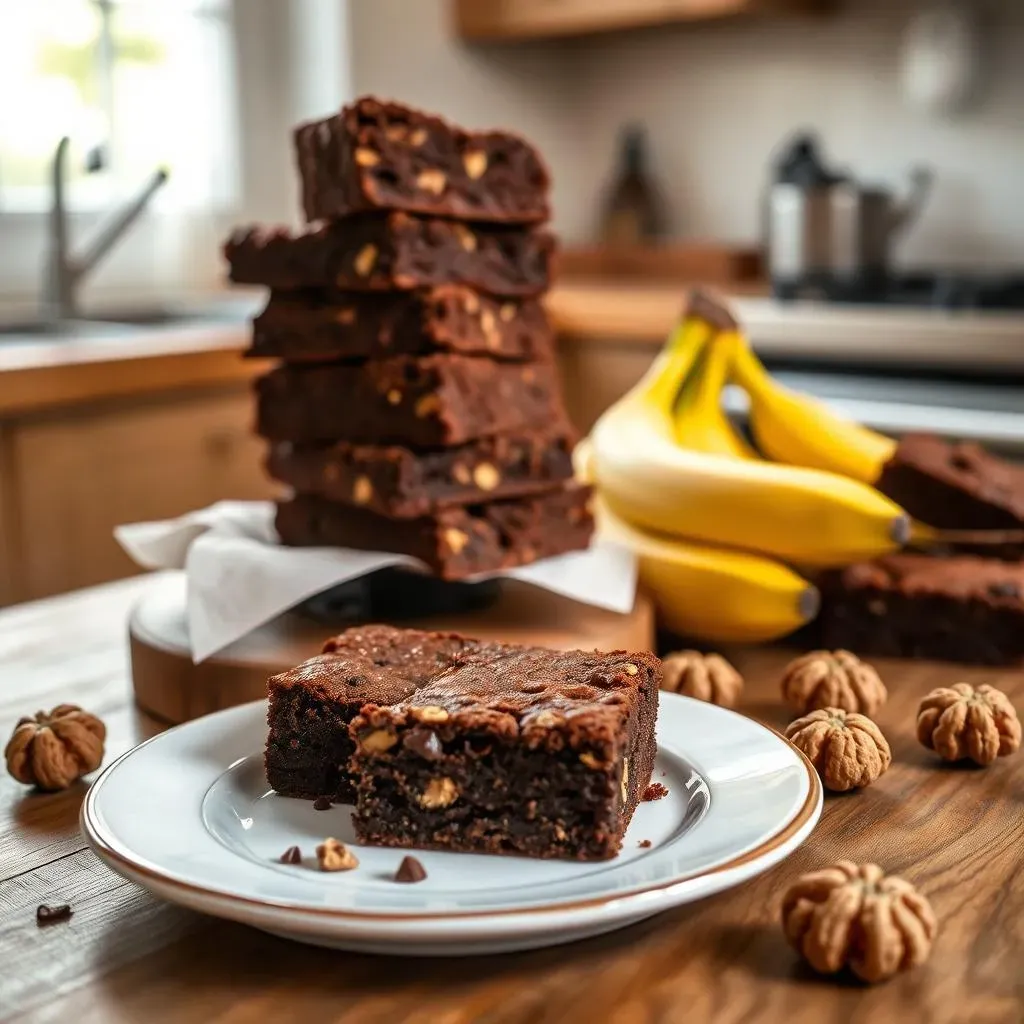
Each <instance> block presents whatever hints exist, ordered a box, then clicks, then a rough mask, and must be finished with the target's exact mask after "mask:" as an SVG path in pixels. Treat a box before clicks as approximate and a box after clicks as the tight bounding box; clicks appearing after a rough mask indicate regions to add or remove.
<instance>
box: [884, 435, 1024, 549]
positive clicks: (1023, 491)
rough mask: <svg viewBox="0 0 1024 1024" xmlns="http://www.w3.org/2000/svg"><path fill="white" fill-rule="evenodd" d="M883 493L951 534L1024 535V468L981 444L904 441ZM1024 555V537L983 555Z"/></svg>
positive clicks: (923, 438)
mask: <svg viewBox="0 0 1024 1024" xmlns="http://www.w3.org/2000/svg"><path fill="white" fill-rule="evenodd" d="M877 486H878V489H879V490H880V491H882V493H883V494H886V495H888V496H889V497H890V498H892V500H893V501H895V502H896V503H897V504H898V505H900V506H902V507H903V508H904V509H906V511H907V512H908V513H909V514H910V515H911V516H913V517H914V518H915V519H918V520H920V521H921V522H922V523H927V524H928V525H929V526H934V527H937V528H939V529H945V530H998V531H1024V466H1021V465H1017V464H1015V463H1012V462H1008V461H1007V460H1006V459H1001V458H999V457H998V456H996V455H992V454H990V453H989V452H986V451H985V450H984V449H983V448H982V447H981V446H980V445H977V444H950V443H949V442H948V441H944V440H943V439H942V438H940V437H934V436H932V435H930V434H910V435H907V436H906V437H904V438H903V439H902V440H901V441H900V443H899V445H898V446H897V448H896V451H895V453H894V454H893V456H892V458H891V459H890V460H889V461H888V462H887V463H886V465H885V467H884V468H883V470H882V475H881V476H880V477H879V479H878V484H877ZM982 552H984V553H988V554H991V555H994V556H997V557H1005V558H1011V559H1018V558H1021V557H1024V537H1022V539H1021V541H1020V542H1019V543H1016V544H1014V543H1009V544H1007V545H1003V546H1002V547H1001V548H996V549H993V548H991V547H986V548H979V549H978V553H982Z"/></svg>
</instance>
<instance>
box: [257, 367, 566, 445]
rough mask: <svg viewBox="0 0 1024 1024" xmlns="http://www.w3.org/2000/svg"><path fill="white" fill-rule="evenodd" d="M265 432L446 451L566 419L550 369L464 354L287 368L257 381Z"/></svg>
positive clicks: (260, 427)
mask: <svg viewBox="0 0 1024 1024" xmlns="http://www.w3.org/2000/svg"><path fill="white" fill-rule="evenodd" d="M256 397H257V412H256V420H257V425H256V429H257V432H258V433H259V434H260V435H261V436H263V437H266V438H268V439H269V440H272V441H293V442H296V443H309V442H316V441H339V440H344V441H353V442H356V443H364V444H388V443H393V444H404V445H410V446H415V447H427V448H429V447H440V446H446V445H455V444H464V443H465V442H466V441H471V440H473V439H474V438H478V437H485V436H487V435H490V434H502V433H513V432H515V431H517V430H518V431H522V430H526V429H536V428H537V427H539V426H543V425H544V424H550V423H553V422H555V421H557V420H561V419H563V418H564V411H563V407H562V403H561V396H560V393H559V383H558V375H557V372H556V370H555V367H554V365H553V364H552V363H550V362H540V363H522V364H520V363H494V362H492V361H491V360H489V359H476V358H474V357H472V356H462V355H449V354H444V355H430V356H419V357H416V356H394V357H393V358H391V359H381V360H378V361H373V362H368V363H363V364H360V365H348V364H336V363H329V364H321V365H316V364H313V365H309V366H295V365H292V366H280V367H277V368H276V369H274V370H271V371H270V373H268V374H265V375H264V376H263V377H261V378H259V380H258V381H257V382H256Z"/></svg>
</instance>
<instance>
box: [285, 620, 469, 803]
mask: <svg viewBox="0 0 1024 1024" xmlns="http://www.w3.org/2000/svg"><path fill="white" fill-rule="evenodd" d="M469 642H470V641H466V640H464V639H463V638H462V637H458V636H452V635H447V634H444V633H423V632H419V631H418V630H408V629H393V628H391V627H390V626H365V627H362V628H359V629H350V630H348V631H347V632H346V633H343V634H342V635H341V636H337V637H334V638H333V639H331V640H328V641H327V643H326V644H324V649H323V650H324V653H323V654H320V655H318V656H317V657H315V658H311V659H310V660H309V661H306V662H304V663H303V664H301V665H299V666H298V667H296V668H293V669H289V671H287V672H282V673H281V674H280V675H276V676H273V677H272V678H271V679H270V681H269V684H268V689H269V695H270V706H269V710H268V713H267V723H268V725H269V727H270V732H269V736H268V738H267V747H266V753H265V763H266V769H267V781H268V782H269V783H270V785H271V787H272V788H273V789H275V790H276V791H277V792H278V793H280V794H282V796H295V797H305V798H306V799H310V800H314V799H316V798H317V797H320V796H326V797H330V798H331V799H332V800H335V801H337V802H338V803H352V802H353V801H354V800H355V786H354V783H353V779H352V776H351V775H350V774H349V771H348V761H349V758H350V757H351V756H352V752H353V750H354V744H353V742H352V740H351V739H350V738H349V733H348V726H349V723H350V722H351V721H352V719H353V718H354V717H355V716H356V715H357V714H358V713H359V709H360V708H361V707H362V706H363V705H364V704H365V703H366V702H367V701H375V702H378V703H389V702H391V701H396V700H401V699H402V698H403V697H405V696H407V695H408V694H410V693H412V692H413V691H414V690H415V689H416V687H417V686H419V685H420V684H421V683H423V682H424V681H425V680H427V679H430V678H432V677H433V676H434V675H436V674H437V672H439V671H440V670H441V669H444V668H446V667H447V666H448V665H450V664H451V661H452V658H453V656H454V655H455V654H456V653H458V652H459V651H461V650H462V649H463V647H465V646H466V644H467V643H469Z"/></svg>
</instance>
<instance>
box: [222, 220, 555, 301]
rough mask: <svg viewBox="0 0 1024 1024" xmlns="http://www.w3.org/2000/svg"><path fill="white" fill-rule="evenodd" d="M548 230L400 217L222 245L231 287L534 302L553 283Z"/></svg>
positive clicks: (255, 233) (246, 236)
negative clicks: (461, 289)
mask: <svg viewBox="0 0 1024 1024" xmlns="http://www.w3.org/2000/svg"><path fill="white" fill-rule="evenodd" d="M554 253H555V239H554V236H553V235H552V234H550V233H549V232H547V231H539V230H533V231H522V230H518V229H515V228H497V227H489V226H486V225H479V224H476V225H472V226H470V225H467V224H463V223H461V222H459V221H449V220H441V219H440V218H436V217H412V216H410V215H409V214H405V213H391V214H388V215H386V216H383V217H382V216H379V215H373V216H369V217H367V216H362V217H353V218H349V219H348V220H346V221H344V222H343V223H339V224H323V225H320V226H318V227H315V228H310V229H309V230H307V231H303V232H300V233H298V234H293V233H292V232H291V231H290V230H289V229H287V228H264V227H245V228H239V229H238V230H236V231H235V232H234V233H233V234H232V235H231V237H230V238H229V239H228V241H227V242H226V243H225V245H224V256H225V258H226V259H227V261H228V265H229V274H230V278H231V280H232V281H234V282H235V283H236V284H261V285H267V286H269V287H271V288H280V289H285V290H287V289H298V288H336V289H342V290H347V291H361V292H362V291H395V290H398V291H410V290H412V289H417V288H433V287H435V286H437V285H444V284H463V285H467V286H468V287H470V288H474V289H476V290H478V291H481V292H484V293H486V294H489V295H500V296H521V297H522V296H535V295H540V294H541V292H543V291H546V290H547V288H548V286H549V284H550V281H551V269H552V261H553V259H554Z"/></svg>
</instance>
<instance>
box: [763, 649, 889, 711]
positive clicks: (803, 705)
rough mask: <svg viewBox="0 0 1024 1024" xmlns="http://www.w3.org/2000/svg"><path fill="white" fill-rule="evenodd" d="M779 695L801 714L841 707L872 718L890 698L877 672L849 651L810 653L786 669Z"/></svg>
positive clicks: (792, 662) (791, 663)
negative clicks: (818, 709) (819, 709)
mask: <svg viewBox="0 0 1024 1024" xmlns="http://www.w3.org/2000/svg"><path fill="white" fill-rule="evenodd" d="M782 696H783V698H784V699H785V700H786V702H787V703H788V704H789V705H790V707H792V708H793V710H794V711H796V712H798V713H799V714H801V715H804V714H806V713H807V712H808V711H814V710H816V709H817V708H842V709H843V710H844V711H857V712H860V714H862V715H873V714H874V713H875V712H876V711H877V710H878V709H879V708H880V707H881V706H882V705H883V704H884V703H885V701H886V698H887V697H888V696H889V693H888V691H887V690H886V688H885V684H884V683H883V682H882V680H881V679H880V678H879V675H878V673H877V672H876V671H875V670H874V669H873V668H872V667H871V666H870V665H866V664H865V663H864V662H863V661H861V660H860V658H858V657H857V656H856V655H855V654H851V653H850V652H849V651H811V652H810V654H805V655H803V656H802V657H800V658H797V659H796V660H795V661H791V662H790V663H789V665H787V666H786V670H785V672H784V673H783V676H782Z"/></svg>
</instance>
